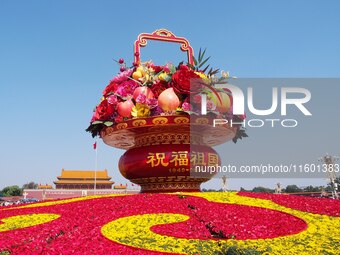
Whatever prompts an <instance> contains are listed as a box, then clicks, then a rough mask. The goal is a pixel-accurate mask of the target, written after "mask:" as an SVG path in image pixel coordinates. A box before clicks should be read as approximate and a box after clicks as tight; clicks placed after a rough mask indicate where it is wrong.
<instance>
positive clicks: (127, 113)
mask: <svg viewBox="0 0 340 255" xmlns="http://www.w3.org/2000/svg"><path fill="white" fill-rule="evenodd" d="M132 107H134V104H133V102H132V100H131V99H129V100H127V101H125V102H120V103H119V104H118V106H117V111H118V113H119V115H121V116H122V117H131V110H132Z"/></svg>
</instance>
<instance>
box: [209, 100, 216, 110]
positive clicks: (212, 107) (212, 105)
mask: <svg viewBox="0 0 340 255" xmlns="http://www.w3.org/2000/svg"><path fill="white" fill-rule="evenodd" d="M207 110H210V111H215V110H216V104H215V103H214V102H213V101H212V100H207Z"/></svg>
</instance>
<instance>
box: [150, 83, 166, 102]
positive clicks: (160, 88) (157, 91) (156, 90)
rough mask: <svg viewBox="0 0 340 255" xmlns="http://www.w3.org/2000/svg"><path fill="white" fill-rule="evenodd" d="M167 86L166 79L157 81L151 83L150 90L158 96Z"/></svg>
mask: <svg viewBox="0 0 340 255" xmlns="http://www.w3.org/2000/svg"><path fill="white" fill-rule="evenodd" d="M169 87H170V86H169V84H168V83H167V82H166V81H158V82H157V83H155V84H153V85H152V87H151V91H152V93H153V94H154V96H155V97H156V98H158V96H159V95H160V94H161V93H162V92H163V91H164V90H166V89H168V88H169Z"/></svg>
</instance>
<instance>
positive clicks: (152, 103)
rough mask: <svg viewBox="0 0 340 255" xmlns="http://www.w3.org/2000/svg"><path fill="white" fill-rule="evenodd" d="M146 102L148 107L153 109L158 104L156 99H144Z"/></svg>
mask: <svg viewBox="0 0 340 255" xmlns="http://www.w3.org/2000/svg"><path fill="white" fill-rule="evenodd" d="M146 104H147V105H148V106H149V108H150V109H154V108H156V107H157V106H158V99H156V98H149V99H147V100H146Z"/></svg>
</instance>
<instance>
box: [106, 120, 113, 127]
mask: <svg viewBox="0 0 340 255" xmlns="http://www.w3.org/2000/svg"><path fill="white" fill-rule="evenodd" d="M104 125H105V126H107V127H110V126H112V125H113V122H112V121H105V122H104Z"/></svg>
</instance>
